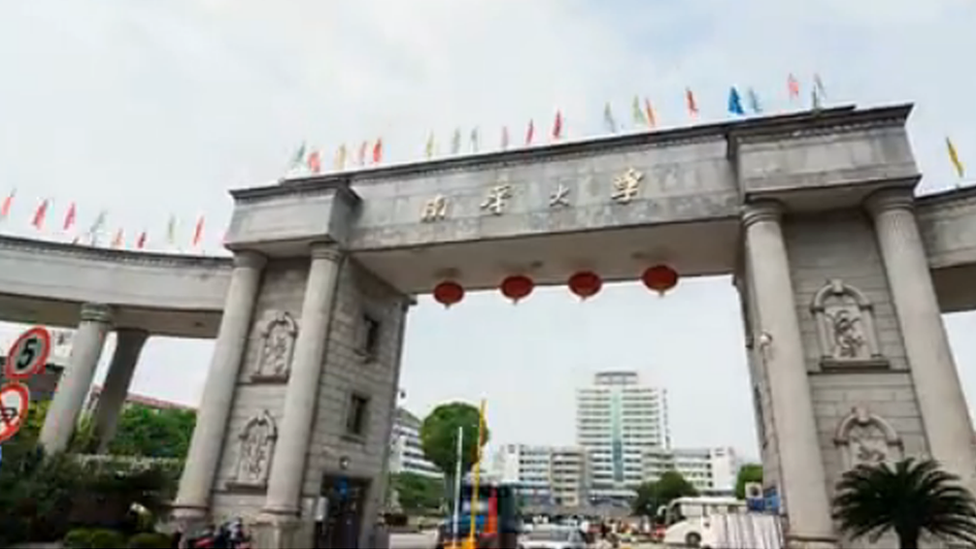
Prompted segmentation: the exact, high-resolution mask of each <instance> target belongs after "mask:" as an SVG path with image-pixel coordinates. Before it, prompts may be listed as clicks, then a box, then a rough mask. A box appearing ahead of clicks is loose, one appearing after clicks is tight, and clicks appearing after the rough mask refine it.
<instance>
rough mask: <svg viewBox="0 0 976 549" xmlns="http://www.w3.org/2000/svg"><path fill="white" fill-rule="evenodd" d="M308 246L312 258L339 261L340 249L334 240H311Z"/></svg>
mask: <svg viewBox="0 0 976 549" xmlns="http://www.w3.org/2000/svg"><path fill="white" fill-rule="evenodd" d="M308 248H309V252H310V255H311V256H312V259H328V260H330V261H339V259H340V258H341V257H342V251H341V250H340V249H339V246H337V245H336V244H335V242H313V243H312V244H311V245H309V247H308Z"/></svg>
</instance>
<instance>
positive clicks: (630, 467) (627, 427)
mask: <svg viewBox="0 0 976 549" xmlns="http://www.w3.org/2000/svg"><path fill="white" fill-rule="evenodd" d="M576 443H577V445H579V446H581V447H582V448H584V449H585V450H586V452H587V458H588V459H587V464H588V467H589V469H588V474H589V480H590V485H589V497H590V500H591V501H599V500H616V499H627V498H631V497H633V496H635V495H636V492H635V490H636V489H637V487H638V486H640V483H641V481H642V480H643V478H644V467H643V460H644V453H645V452H646V451H647V450H650V449H653V448H665V449H666V448H669V447H670V446H671V435H670V432H669V429H668V403H667V390H666V389H662V388H658V387H650V386H647V385H642V384H641V383H640V378H639V376H638V374H637V372H631V371H612V372H600V373H597V374H596V375H595V376H594V378H593V384H592V385H591V386H588V387H582V388H580V389H578V390H577V393H576Z"/></svg>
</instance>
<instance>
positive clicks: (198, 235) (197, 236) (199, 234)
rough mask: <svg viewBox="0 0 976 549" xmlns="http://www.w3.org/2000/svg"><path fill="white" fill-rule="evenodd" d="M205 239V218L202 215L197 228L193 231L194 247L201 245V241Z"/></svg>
mask: <svg viewBox="0 0 976 549" xmlns="http://www.w3.org/2000/svg"><path fill="white" fill-rule="evenodd" d="M202 239H203V216H202V215H201V216H200V218H199V219H197V226H196V228H194V229H193V246H194V247H196V246H198V245H199V244H200V240H202Z"/></svg>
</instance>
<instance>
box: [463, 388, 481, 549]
mask: <svg viewBox="0 0 976 549" xmlns="http://www.w3.org/2000/svg"><path fill="white" fill-rule="evenodd" d="M484 430H485V399H481V409H480V410H479V411H478V438H477V439H476V440H475V441H474V456H475V459H474V482H473V483H472V486H471V512H470V515H471V528H470V529H469V530H468V547H467V549H475V548H476V547H477V546H476V545H475V537H474V531H475V527H476V522H475V518H476V515H475V505H476V504H477V502H479V501H481V497H480V493H479V492H478V488H479V482H480V480H481V441H482V440H484Z"/></svg>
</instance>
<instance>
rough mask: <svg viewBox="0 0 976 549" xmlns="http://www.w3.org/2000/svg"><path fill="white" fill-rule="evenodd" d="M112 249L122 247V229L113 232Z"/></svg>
mask: <svg viewBox="0 0 976 549" xmlns="http://www.w3.org/2000/svg"><path fill="white" fill-rule="evenodd" d="M112 247H113V248H121V247H122V229H119V230H117V231H115V238H113V239H112Z"/></svg>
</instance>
